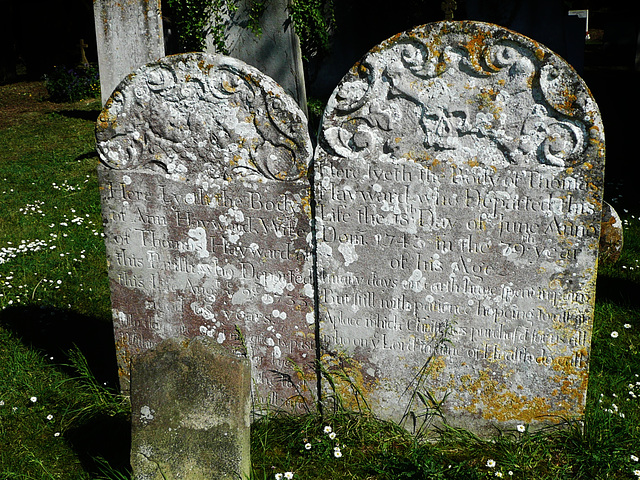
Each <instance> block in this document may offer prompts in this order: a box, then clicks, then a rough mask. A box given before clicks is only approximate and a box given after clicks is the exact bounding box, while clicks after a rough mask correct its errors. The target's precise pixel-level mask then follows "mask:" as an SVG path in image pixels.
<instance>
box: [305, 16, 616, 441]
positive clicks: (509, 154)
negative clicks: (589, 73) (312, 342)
mask: <svg viewBox="0 0 640 480" xmlns="http://www.w3.org/2000/svg"><path fill="white" fill-rule="evenodd" d="M603 138H604V137H603V128H602V123H601V120H600V115H599V112H598V108H597V106H596V104H595V102H594V101H593V99H592V98H591V96H590V94H589V92H588V90H587V88H586V86H585V85H584V83H583V82H582V80H581V79H580V78H578V77H577V76H576V75H575V72H574V71H573V70H572V69H571V68H570V67H569V66H568V65H567V64H566V63H565V62H564V61H563V60H561V59H560V58H559V57H558V56H556V55H555V54H554V53H553V52H551V51H549V50H548V49H546V48H545V47H543V46H542V45H540V44H537V43H536V42H534V41H532V40H530V39H528V38H526V37H523V36H521V35H518V34H516V33H514V32H511V31H508V30H505V29H502V28H500V27H497V26H495V25H489V24H483V23H474V22H441V23H433V24H428V25H425V26H422V27H419V28H417V29H415V30H412V31H409V32H406V33H403V34H399V35H397V36H395V37H392V38H391V39H389V40H387V41H385V42H383V43H382V44H381V45H379V46H377V47H376V48H374V49H373V50H371V51H370V52H369V54H367V55H366V56H365V57H364V58H363V59H362V60H361V61H360V62H359V63H357V64H356V65H355V66H354V67H353V68H352V69H351V71H350V72H349V73H348V74H347V75H346V76H345V78H344V79H343V80H342V82H341V83H340V85H339V86H338V87H337V88H336V90H335V92H334V93H333V95H332V97H331V98H330V100H329V103H328V106H327V109H326V111H325V114H324V119H323V127H322V131H321V134H320V139H319V148H318V149H317V151H316V157H315V167H314V171H315V179H314V182H315V195H316V203H317V211H316V212H317V213H316V222H317V242H318V244H317V252H318V260H317V261H318V288H319V306H318V313H319V316H320V322H321V323H320V335H321V341H322V348H323V357H322V359H323V361H324V362H325V363H326V364H328V365H329V368H330V369H333V370H341V371H342V372H343V373H347V374H348V375H349V376H350V380H349V381H348V382H342V386H341V387H339V388H341V389H342V390H343V391H342V394H343V395H344V396H345V397H346V398H348V397H349V392H352V393H353V392H357V395H360V396H364V397H366V398H365V399H366V401H367V402H368V405H369V406H370V407H371V408H372V410H373V411H374V413H375V414H378V415H380V416H382V417H383V418H387V419H393V420H396V421H403V420H404V421H407V420H410V419H413V420H415V421H416V424H417V425H416V426H419V422H420V421H421V420H425V419H428V417H427V416H426V414H427V413H428V409H427V408H426V407H425V406H424V405H423V404H422V401H421V400H420V397H421V398H422V399H425V401H426V399H428V398H432V399H433V400H434V402H436V403H437V402H442V404H441V411H442V413H443V414H444V416H445V418H446V420H447V421H448V422H449V423H450V424H453V425H457V426H462V427H465V428H469V429H471V430H473V431H476V432H479V433H481V434H482V433H487V432H489V431H490V425H493V424H497V425H498V426H500V427H507V428H509V427H513V426H515V425H516V424H521V423H537V422H554V421H558V420H560V419H561V418H562V417H567V416H571V415H580V414H581V413H582V411H583V407H584V403H585V397H586V391H587V390H586V386H587V378H588V357H589V351H590V343H591V328H592V320H593V306H594V295H595V279H596V263H597V256H598V238H599V234H600V221H601V215H602V212H601V205H602V200H601V199H602V185H603V164H604V143H603V142H604V140H603ZM340 378H341V377H340V376H336V381H339V379H340ZM339 383H340V382H339ZM351 398H352V400H353V402H354V404H355V402H356V401H359V402H360V404H362V399H358V398H354V395H351ZM427 403H429V402H427ZM429 406H430V407H433V406H435V405H429ZM431 412H433V410H431ZM405 424H406V425H410V423H405Z"/></svg>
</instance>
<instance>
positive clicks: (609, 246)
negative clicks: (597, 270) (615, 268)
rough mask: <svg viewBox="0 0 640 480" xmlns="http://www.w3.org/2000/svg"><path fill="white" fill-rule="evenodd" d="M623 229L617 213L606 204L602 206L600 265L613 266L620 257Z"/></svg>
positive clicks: (622, 244)
mask: <svg viewBox="0 0 640 480" xmlns="http://www.w3.org/2000/svg"><path fill="white" fill-rule="evenodd" d="M623 246H624V229H623V228H622V220H621V219H620V216H619V215H618V212H616V211H615V209H614V208H613V207H612V206H611V205H610V204H609V203H607V202H603V204H602V226H601V229H600V246H599V249H600V254H599V257H598V262H599V264H600V265H605V264H607V265H613V264H614V263H616V262H617V261H618V260H619V259H620V255H622V247H623Z"/></svg>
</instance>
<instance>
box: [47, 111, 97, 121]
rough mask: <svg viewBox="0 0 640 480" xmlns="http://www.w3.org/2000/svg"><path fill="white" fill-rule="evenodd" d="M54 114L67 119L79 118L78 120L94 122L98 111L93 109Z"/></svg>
mask: <svg viewBox="0 0 640 480" xmlns="http://www.w3.org/2000/svg"><path fill="white" fill-rule="evenodd" d="M56 113H58V114H60V115H62V116H64V117H67V118H79V119H80V120H88V121H90V122H95V121H97V120H98V115H100V110H98V109H95V108H92V109H90V110H58V111H57V112H56Z"/></svg>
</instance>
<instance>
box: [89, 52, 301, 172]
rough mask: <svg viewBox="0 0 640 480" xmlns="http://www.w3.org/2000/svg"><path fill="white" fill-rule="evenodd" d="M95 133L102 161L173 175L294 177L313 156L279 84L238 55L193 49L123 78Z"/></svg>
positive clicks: (292, 105)
mask: <svg viewBox="0 0 640 480" xmlns="http://www.w3.org/2000/svg"><path fill="white" fill-rule="evenodd" d="M96 138H97V148H98V152H99V154H100V159H101V160H102V162H103V163H104V164H106V165H107V166H109V167H111V168H115V169H134V168H140V167H142V168H152V169H156V170H160V171H164V172H166V173H168V174H171V175H172V176H174V177H176V178H189V177H190V176H192V175H194V176H197V177H202V178H229V177H231V176H234V175H243V176H244V175H258V176H260V177H264V178H267V179H271V180H283V181H290V180H297V179H299V178H301V177H303V176H304V175H305V174H306V169H307V165H308V162H309V159H310V157H311V143H310V140H309V134H308V131H307V121H306V118H305V117H304V114H303V113H302V111H301V110H300V109H299V108H298V106H297V105H296V104H295V103H294V101H293V100H292V99H291V98H290V97H288V96H287V95H286V94H285V92H284V91H283V90H282V88H281V87H280V86H279V85H277V84H276V83H275V82H274V81H273V80H271V79H270V78H268V77H267V76H265V75H263V74H262V73H260V72H259V71H258V70H256V69H254V68H253V67H250V66H248V65H246V64H244V63H243V62H240V61H238V60H235V59H232V58H228V57H223V56H211V55H205V54H197V53H190V54H184V55H174V56H170V57H166V58H164V59H162V60H160V61H158V62H156V63H153V64H149V65H147V66H145V67H142V68H141V69H139V70H137V71H136V72H134V73H133V74H131V75H130V76H129V77H127V78H126V79H125V80H124V81H123V82H122V83H121V84H120V85H119V86H118V88H117V89H116V90H115V91H114V93H113V95H112V96H111V98H110V99H109V100H108V102H107V104H106V106H105V108H104V110H103V111H102V113H101V114H100V117H99V119H98V126H97V131H96Z"/></svg>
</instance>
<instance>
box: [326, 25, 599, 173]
mask: <svg viewBox="0 0 640 480" xmlns="http://www.w3.org/2000/svg"><path fill="white" fill-rule="evenodd" d="M452 25H453V24H452V23H451V22H441V23H438V24H432V25H425V26H423V27H419V28H417V29H415V30H413V31H410V32H407V33H404V34H401V35H398V36H396V37H393V38H391V39H390V40H388V41H386V42H384V43H383V44H382V45H380V46H379V47H377V48H375V49H374V50H372V51H371V52H369V54H367V55H366V56H365V57H364V59H363V60H362V61H361V62H360V63H358V64H356V66H355V67H354V68H353V69H352V70H351V72H350V74H348V75H347V76H346V77H345V79H344V80H343V82H342V83H341V85H340V86H339V87H338V88H337V89H336V92H335V93H334V95H333V97H332V98H331V99H330V101H329V106H328V108H327V111H326V113H325V119H324V122H323V123H324V130H323V132H322V138H323V140H324V141H325V143H326V146H327V147H329V149H330V150H332V151H333V152H334V153H335V154H337V155H339V156H342V157H346V158H351V157H357V156H361V155H364V156H368V155H374V156H376V157H378V158H380V157H384V156H385V155H386V156H388V157H389V158H411V159H413V160H416V161H418V162H421V163H425V164H430V163H432V162H433V161H442V160H449V161H453V162H461V161H465V162H469V161H472V162H478V163H479V164H486V165H492V166H496V167H500V166H506V165H509V164H519V165H524V164H528V165H546V166H549V167H556V168H560V169H564V168H568V167H572V166H575V165H576V164H578V163H581V161H582V160H581V159H582V158H584V157H585V152H586V150H587V149H590V148H591V149H593V148H595V149H598V148H600V145H601V144H602V138H601V137H602V128H601V126H600V125H599V124H598V123H597V122H598V118H599V115H598V112H597V106H596V105H595V103H594V102H593V100H592V99H591V97H590V95H589V93H588V90H587V88H586V87H585V86H584V84H582V83H581V82H578V81H576V80H575V79H576V78H577V77H576V75H575V74H574V73H573V72H572V71H571V67H569V66H568V65H567V64H566V63H565V62H564V61H562V60H561V59H559V58H558V57H557V56H556V55H555V54H553V53H552V52H551V51H550V50H547V49H546V48H544V47H542V46H540V45H538V44H536V43H535V42H533V41H527V40H528V39H526V37H522V36H520V35H516V34H513V33H512V32H509V31H507V30H504V29H501V28H499V27H496V26H492V25H488V24H481V23H472V22H468V23H462V24H461V25H462V28H461V29H460V28H457V26H458V25H460V24H456V28H455V29H454V28H451V27H452ZM449 30H451V31H454V30H455V31H456V33H455V34H454V33H448V31H449ZM461 31H462V32H463V33H460V32H461ZM449 37H451V38H449ZM382 104H384V105H385V107H382V106H381V105H382ZM416 138H423V141H422V142H421V144H420V142H418V141H416V140H415V139H416Z"/></svg>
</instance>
